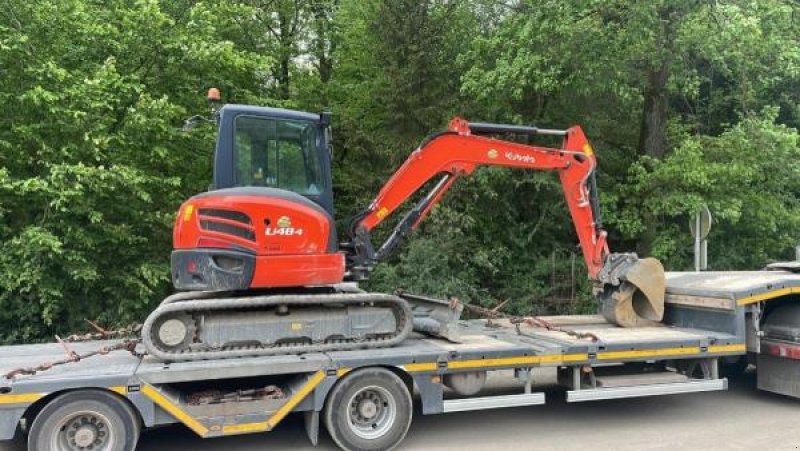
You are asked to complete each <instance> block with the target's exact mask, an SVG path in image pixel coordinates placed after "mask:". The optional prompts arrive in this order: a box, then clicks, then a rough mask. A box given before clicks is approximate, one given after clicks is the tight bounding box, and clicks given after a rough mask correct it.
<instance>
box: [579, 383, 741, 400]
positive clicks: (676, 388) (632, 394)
mask: <svg viewBox="0 0 800 451" xmlns="http://www.w3.org/2000/svg"><path fill="white" fill-rule="evenodd" d="M727 389H728V380H727V379H725V378H722V379H711V380H697V381H695V380H693V381H690V382H676V383H671V384H646V385H633V386H627V387H613V388H592V389H586V390H572V391H568V392H567V402H583V401H597V400H600V399H622V398H637V397H640V396H658V395H674V394H678V393H697V392H704V391H717V390H727Z"/></svg>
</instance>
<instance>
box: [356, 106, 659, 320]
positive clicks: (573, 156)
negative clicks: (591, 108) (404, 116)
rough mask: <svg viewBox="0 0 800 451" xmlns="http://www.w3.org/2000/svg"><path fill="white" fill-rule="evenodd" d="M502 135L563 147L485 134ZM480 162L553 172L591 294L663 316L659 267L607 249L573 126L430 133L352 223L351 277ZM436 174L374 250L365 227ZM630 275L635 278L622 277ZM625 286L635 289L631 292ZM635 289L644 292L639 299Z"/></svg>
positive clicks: (587, 149) (363, 273) (586, 157)
mask: <svg viewBox="0 0 800 451" xmlns="http://www.w3.org/2000/svg"><path fill="white" fill-rule="evenodd" d="M502 133H512V134H516V135H557V136H562V137H563V142H562V145H561V148H559V149H553V148H547V147H540V146H531V145H525V144H520V143H516V142H511V141H504V140H500V139H495V138H492V137H490V136H487V135H497V134H502ZM479 166H505V167H512V168H523V169H532V170H547V171H555V172H557V173H558V175H559V178H560V180H561V185H562V188H563V192H564V196H565V198H566V201H567V205H568V207H569V212H570V215H571V216H572V221H573V224H574V225H575V230H576V232H577V234H578V239H579V241H580V247H581V251H582V254H583V258H584V261H585V262H586V267H587V269H588V272H589V277H590V278H591V279H592V280H594V281H596V282H597V290H596V291H597V294H599V295H600V297H601V299H606V300H607V301H606V302H605V304H608V305H609V307H610V308H612V310H613V308H615V306H616V305H617V304H619V301H620V299H619V298H620V295H619V293H620V292H624V293H626V294H625V298H626V299H623V301H625V302H626V303H630V304H631V305H632V307H636V305H635V304H636V300H637V299H642V300H643V301H644V302H642V306H641V307H642V309H647V310H653V311H652V312H650V311H648V312H637V313H638V316H640V317H646V318H648V319H657V320H660V319H661V318H660V316H661V315H663V296H664V294H663V268H662V267H661V265H660V263H658V262H657V261H655V260H654V259H644V260H640V259H638V257H637V256H636V255H635V254H610V253H609V249H608V244H607V242H606V237H607V234H606V231H605V230H603V228H602V224H601V223H600V221H599V216H600V212H599V205H598V202H597V190H596V185H595V183H594V177H595V167H596V158H595V155H594V152H593V150H592V147H591V145H590V144H589V142H588V140H587V139H586V136H585V135H584V133H583V130H582V129H581V128H580V127H578V126H575V127H572V128H569V129H567V130H550V129H540V128H536V127H526V126H514V125H502V124H485V123H469V122H467V121H465V120H463V119H460V118H455V119H453V120H452V121H451V122H450V124H449V126H448V130H447V131H445V132H443V133H439V134H437V135H434V136H432V137H430V138H428V139H427V140H426V141H425V142H423V143H422V144H421V145H420V146H419V147H418V148H417V149H416V150H414V152H412V153H411V155H410V156H409V157H408V159H407V160H406V161H405V162H404V163H403V165H402V166H400V168H399V169H398V170H397V172H395V174H394V175H393V176H392V177H391V178H390V179H389V180H388V181H387V182H386V184H385V185H384V186H383V188H382V189H381V190H380V192H379V193H378V195H377V196H376V197H375V199H374V200H373V201H372V203H371V204H370V206H369V207H368V208H367V209H366V210H365V211H364V212H362V213H361V214H360V215H358V216H356V218H355V219H354V220H353V222H352V223H351V226H350V235H351V241H350V243H347V244H346V245H345V248H346V250H347V251H348V274H349V275H350V278H351V279H354V280H360V279H365V278H366V277H367V276H368V274H369V272H370V271H371V269H372V268H373V267H374V265H375V264H376V263H377V262H379V261H381V260H383V259H384V258H386V257H387V256H388V255H390V254H391V252H392V251H393V250H394V249H395V248H396V247H397V246H398V245H399V244H400V243H401V242H402V241H403V239H404V238H406V237H407V236H408V235H409V234H410V233H411V232H412V231H413V230H414V229H415V228H416V227H417V226H418V225H419V224H420V222H421V221H422V220H423V219H424V218H425V217H426V216H427V214H428V213H429V212H430V210H431V208H433V206H434V205H436V203H437V202H438V201H439V200H440V199H441V198H442V196H443V195H444V194H445V192H447V190H448V189H449V188H450V187H451V186H452V185H453V183H455V181H456V180H457V179H458V178H460V177H463V176H466V175H469V174H471V173H472V172H473V171H475V169H476V168H477V167H479ZM436 177H438V181H437V182H436V183H435V184H434V185H433V188H432V189H431V190H430V191H429V192H428V193H427V194H426V195H425V196H424V197H423V198H422V199H421V200H420V201H419V202H418V203H417V204H416V205H415V206H414V207H413V208H412V209H411V210H410V211H409V212H408V213H407V214H406V215H405V216H404V217H403V218H402V219H401V220H400V221H399V223H398V224H397V225H396V227H395V228H394V230H393V231H392V233H391V234H390V235H389V237H388V238H387V240H386V241H385V242H384V243H383V244H382V245H381V246H380V247H379V248H378V249H377V250H375V249H374V248H373V245H372V242H371V239H370V232H371V231H372V230H373V229H374V228H375V227H377V226H378V225H379V224H381V223H382V222H383V221H384V220H386V219H387V218H388V217H389V216H390V215H391V214H392V213H393V212H395V211H396V210H397V209H398V208H399V207H400V206H401V205H402V204H403V203H405V202H406V201H407V200H408V199H409V198H411V197H412V196H413V195H414V194H415V193H417V192H418V191H419V190H420V189H421V188H422V187H423V186H424V185H426V184H427V183H428V182H429V181H431V180H432V179H434V178H436ZM659 271H660V275H659ZM629 275H632V276H633V277H632V278H631V277H628V276H629ZM659 280H661V282H659ZM639 284H641V285H644V286H639ZM631 285H633V288H634V289H631ZM623 288H624V289H623ZM659 292H660V294H659ZM640 294H643V295H644V296H643V297H641V296H639V297H638V298H637V295H640ZM614 298H616V299H614ZM653 298H655V299H653ZM631 310H632V309H631ZM643 313H646V314H643ZM609 314H610V315H611V316H613V318H612V320H613V321H615V322H618V323H620V322H624V320H623V319H622V318H619V316H620V312H610V313H609ZM607 316H608V315H607ZM656 317H657V318H656ZM631 325H632V324H631Z"/></svg>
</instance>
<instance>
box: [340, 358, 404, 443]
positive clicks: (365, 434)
mask: <svg viewBox="0 0 800 451" xmlns="http://www.w3.org/2000/svg"><path fill="white" fill-rule="evenodd" d="M411 414H412V403H411V394H410V393H409V391H408V388H407V387H406V384H405V383H404V382H403V381H402V379H400V378H399V377H398V376H397V375H396V374H394V373H392V372H391V371H389V370H385V369H381V368H368V369H363V370H357V371H354V372H353V373H351V374H349V375H348V376H347V377H346V378H344V379H343V380H341V381H340V382H339V383H338V384H337V385H336V386H335V387H334V388H333V390H331V393H330V394H329V395H328V399H327V402H326V406H325V426H326V427H327V428H328V433H330V435H331V437H332V438H333V441H334V442H336V444H337V445H338V446H339V448H341V449H343V450H346V451H385V450H390V449H392V448H394V447H395V446H397V445H399V444H400V442H401V441H402V440H403V437H405V435H406V432H408V428H409V426H410V425H411Z"/></svg>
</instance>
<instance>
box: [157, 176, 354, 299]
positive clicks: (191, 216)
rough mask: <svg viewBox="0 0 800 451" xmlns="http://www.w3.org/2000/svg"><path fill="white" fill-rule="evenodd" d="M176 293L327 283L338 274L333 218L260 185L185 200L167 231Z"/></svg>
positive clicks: (304, 200) (340, 271) (340, 274)
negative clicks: (182, 291)
mask: <svg viewBox="0 0 800 451" xmlns="http://www.w3.org/2000/svg"><path fill="white" fill-rule="evenodd" d="M173 247H174V252H173V255H172V276H173V277H172V279H173V283H174V285H175V287H176V288H177V289H180V290H212V291H218V290H233V289H249V288H271V287H293V286H307V285H331V284H336V283H339V282H341V281H342V280H343V278H344V271H345V259H344V255H343V254H341V253H339V252H338V250H337V247H338V245H337V242H336V234H335V230H334V227H333V219H332V218H331V217H330V215H329V214H328V212H327V211H325V210H324V209H323V208H322V207H320V206H319V205H317V204H315V203H314V202H312V201H311V200H309V199H308V198H306V197H303V196H301V195H299V194H296V193H293V192H290V191H286V190H281V189H276V188H264V187H247V188H229V189H222V190H216V191H209V192H207V193H203V194H200V195H197V196H194V197H192V198H191V199H189V200H188V201H187V202H186V203H184V204H183V205H182V206H181V209H180V211H179V213H178V218H177V219H176V221H175V227H174V230H173Z"/></svg>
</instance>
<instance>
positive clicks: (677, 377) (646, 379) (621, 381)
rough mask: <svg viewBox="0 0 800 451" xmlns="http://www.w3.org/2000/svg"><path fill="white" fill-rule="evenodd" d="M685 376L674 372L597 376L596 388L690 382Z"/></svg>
mask: <svg viewBox="0 0 800 451" xmlns="http://www.w3.org/2000/svg"><path fill="white" fill-rule="evenodd" d="M690 381H691V379H689V378H688V377H687V376H686V375H685V374H680V373H676V372H674V371H659V372H657V373H638V374H615V375H603V376H600V375H598V376H597V386H598V387H601V388H617V387H633V386H637V385H654V384H678V383H681V382H690Z"/></svg>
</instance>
